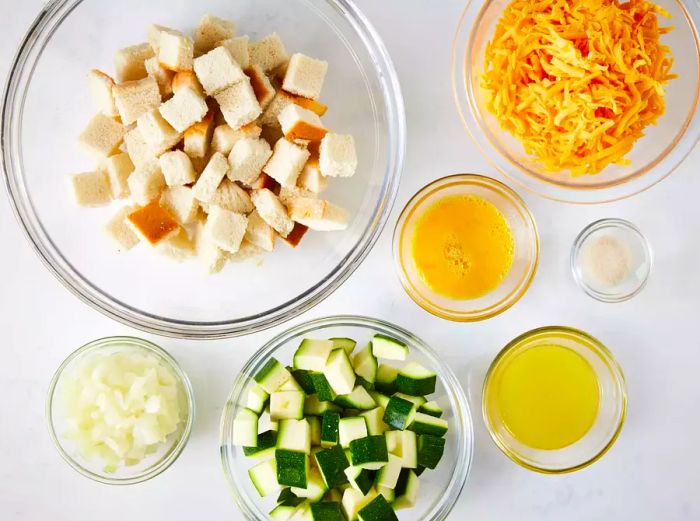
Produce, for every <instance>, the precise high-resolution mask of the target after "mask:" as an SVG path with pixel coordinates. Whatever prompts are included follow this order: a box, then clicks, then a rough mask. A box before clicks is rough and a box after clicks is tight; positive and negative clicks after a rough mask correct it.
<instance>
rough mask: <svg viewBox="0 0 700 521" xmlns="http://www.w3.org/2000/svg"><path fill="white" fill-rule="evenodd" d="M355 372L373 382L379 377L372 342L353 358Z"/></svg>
mask: <svg viewBox="0 0 700 521" xmlns="http://www.w3.org/2000/svg"><path fill="white" fill-rule="evenodd" d="M352 367H353V369H354V370H355V374H356V375H357V376H360V377H362V378H364V379H365V380H366V381H367V382H369V383H371V384H373V383H374V381H375V380H376V379H377V367H378V364H377V359H376V358H375V356H374V355H373V354H372V344H371V343H370V344H367V345H366V346H365V347H363V348H362V349H361V350H360V351H358V352H357V353H356V354H355V356H354V357H353V358H352Z"/></svg>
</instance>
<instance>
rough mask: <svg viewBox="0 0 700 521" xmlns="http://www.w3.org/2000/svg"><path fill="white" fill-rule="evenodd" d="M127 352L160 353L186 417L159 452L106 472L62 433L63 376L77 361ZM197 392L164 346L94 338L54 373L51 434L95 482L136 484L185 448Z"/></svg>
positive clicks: (69, 459)
mask: <svg viewBox="0 0 700 521" xmlns="http://www.w3.org/2000/svg"><path fill="white" fill-rule="evenodd" d="M124 351H134V352H142V353H147V354H152V355H156V356H157V357H158V359H159V360H160V361H161V362H162V363H163V364H164V365H165V366H166V367H167V368H168V369H170V370H171V371H172V374H173V375H174V376H175V378H176V379H177V380H178V382H179V384H180V391H181V397H180V398H181V401H182V402H184V404H185V409H186V417H185V419H184V421H183V422H181V423H180V427H179V428H178V430H177V431H176V432H174V433H173V434H171V435H170V436H169V437H168V439H167V443H164V444H161V446H159V447H158V449H157V451H156V452H154V453H153V454H150V455H148V456H146V458H144V459H143V460H142V461H141V462H139V463H138V464H136V465H128V466H120V467H119V468H118V469H117V470H116V471H115V472H105V471H104V469H103V468H101V466H100V461H99V460H87V459H85V458H83V457H82V456H81V455H80V454H79V452H78V451H77V448H76V447H75V444H74V443H72V442H71V440H68V439H66V438H65V437H64V436H63V435H62V432H63V431H64V429H63V424H62V421H63V419H62V417H61V414H60V410H59V409H60V408H59V406H58V404H57V403H56V402H58V401H60V400H59V399H58V397H57V392H60V386H61V377H62V376H63V375H64V374H66V372H69V371H71V370H72V369H73V368H74V367H75V364H76V363H78V362H79V361H81V360H84V359H86V358H88V357H90V356H92V355H95V354H101V355H103V354H111V353H117V352H124ZM194 403H195V402H194V392H193V390H192V386H191V384H190V381H189V379H188V378H187V375H186V374H185V372H184V371H183V370H182V369H181V368H180V366H179V364H178V363H177V361H176V360H175V359H174V358H173V357H172V356H170V355H169V354H168V353H167V352H166V351H165V350H164V349H162V348H160V347H158V346H157V345H155V344H153V343H152V342H149V341H147V340H143V339H141V338H135V337H127V336H113V337H106V338H100V339H99V340H93V341H92V342H90V343H88V344H85V345H84V346H82V347H81V348H79V349H77V350H76V351H74V352H73V353H72V354H71V355H70V356H68V358H66V359H65V360H64V361H63V363H62V364H61V365H60V367H59V368H58V369H57V370H56V372H55V373H54V376H53V378H52V379H51V384H50V385H49V393H48V398H47V400H46V418H47V420H48V425H49V434H50V435H51V439H52V440H53V442H54V444H55V445H56V449H57V450H58V452H59V454H60V455H61V457H62V458H63V459H64V460H65V461H66V463H68V464H69V465H70V466H71V467H73V468H74V469H75V470H76V471H78V472H79V473H80V474H82V475H83V476H85V477H88V478H90V479H92V480H94V481H98V482H100V483H105V484H107V485H133V484H136V483H142V482H144V481H147V480H149V479H151V478H154V477H155V476H157V475H158V474H160V473H161V472H163V471H164V470H165V469H167V468H168V467H170V465H172V464H173V462H174V461H175V460H176V459H177V458H178V456H179V455H180V453H181V452H182V450H183V449H184V448H185V445H186V444H187V441H188V439H189V437H190V432H191V430H192V425H193V423H194V416H195V406H194Z"/></svg>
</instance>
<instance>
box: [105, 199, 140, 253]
mask: <svg viewBox="0 0 700 521" xmlns="http://www.w3.org/2000/svg"><path fill="white" fill-rule="evenodd" d="M133 211H134V209H133V208H131V207H129V206H122V207H121V208H119V210H117V213H115V214H114V215H113V216H112V218H111V219H110V220H109V221H107V224H105V227H104V231H105V233H106V234H107V236H108V237H109V238H110V239H112V242H114V245H115V246H116V247H117V250H118V251H129V250H130V249H131V248H133V247H134V246H136V245H137V244H138V243H139V237H138V235H136V234H135V233H134V231H133V230H132V229H131V227H130V226H129V225H128V224H127V223H126V217H127V216H128V215H129V214H130V213H131V212H133Z"/></svg>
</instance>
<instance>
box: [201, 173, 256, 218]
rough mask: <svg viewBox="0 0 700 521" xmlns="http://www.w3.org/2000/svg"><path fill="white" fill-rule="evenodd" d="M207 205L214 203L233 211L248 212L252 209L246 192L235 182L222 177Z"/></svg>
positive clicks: (251, 203)
mask: <svg viewBox="0 0 700 521" xmlns="http://www.w3.org/2000/svg"><path fill="white" fill-rule="evenodd" d="M209 205H210V206H211V205H215V206H219V207H221V208H223V209H224V210H229V211H231V212H235V213H242V214H249V213H250V212H252V211H253V202H252V201H251V200H250V195H248V192H246V191H245V190H243V188H241V187H240V186H238V185H237V184H236V183H234V182H232V181H229V180H228V179H224V180H223V181H221V184H219V187H218V188H217V189H216V192H214V195H213V196H212V198H211V200H210V201H209Z"/></svg>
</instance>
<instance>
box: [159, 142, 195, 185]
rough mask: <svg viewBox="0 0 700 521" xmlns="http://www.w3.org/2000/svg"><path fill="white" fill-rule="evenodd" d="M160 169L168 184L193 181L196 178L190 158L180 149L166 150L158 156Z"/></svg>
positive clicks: (184, 183)
mask: <svg viewBox="0 0 700 521" xmlns="http://www.w3.org/2000/svg"><path fill="white" fill-rule="evenodd" d="M159 162H160V169H161V171H162V172H163V177H164V178H165V184H167V185H168V186H181V185H186V184H190V183H194V182H195V181H196V179H197V175H196V174H195V171H194V167H193V166H192V160H191V159H190V157H189V156H188V155H187V154H185V153H184V152H183V151H182V150H173V151H171V152H166V153H165V154H163V155H162V156H160V158H159Z"/></svg>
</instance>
